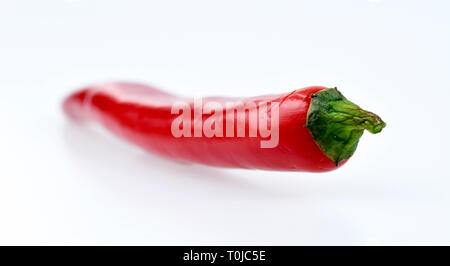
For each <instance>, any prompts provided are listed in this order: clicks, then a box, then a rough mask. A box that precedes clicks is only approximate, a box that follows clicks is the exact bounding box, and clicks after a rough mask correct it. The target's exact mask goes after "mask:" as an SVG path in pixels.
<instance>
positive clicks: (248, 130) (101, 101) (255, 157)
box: [63, 82, 386, 172]
mask: <svg viewBox="0 0 450 266" xmlns="http://www.w3.org/2000/svg"><path fill="white" fill-rule="evenodd" d="M63 108H64V111H65V112H66V113H67V114H68V116H69V117H71V118H72V119H73V120H76V121H83V120H91V121H94V122H96V123H99V124H101V125H102V126H104V127H105V128H106V129H108V130H109V131H111V132H112V133H114V134H116V135H117V136H119V137H122V138H124V139H126V140H128V141H130V142H132V143H134V144H136V145H138V146H140V147H142V148H144V149H145V150H147V151H149V152H152V153H155V154H158V155H161V156H164V157H166V158H168V159H172V160H182V161H190V162H193V163H199V164H205V165H210V166H217V167H229V168H245V169H262V170H279V171H305V172H326V171H331V170H335V169H337V168H339V167H340V166H342V165H343V164H344V163H345V162H346V161H347V160H348V159H349V158H350V157H351V156H352V155H353V154H354V152H355V150H356V148H357V145H358V142H359V139H360V138H361V136H362V135H363V132H364V130H368V131H369V132H371V133H373V134H377V133H379V132H381V130H382V129H383V128H384V127H385V126H386V124H385V123H384V122H383V121H382V120H381V118H380V117H379V116H377V115H376V114H374V113H372V112H369V111H366V110H364V109H362V108H360V107H359V106H358V105H356V104H354V103H352V102H351V101H349V100H347V99H346V98H345V97H344V96H343V95H342V93H340V92H339V91H338V90H337V89H336V88H328V87H321V86H312V87H306V88H303V89H297V90H294V91H291V92H288V93H284V94H278V95H263V96H257V97H251V98H226V97H207V98H196V99H189V98H182V97H179V96H176V95H172V94H170V93H168V92H165V91H161V90H158V89H156V88H153V87H150V86H147V85H143V84H137V83H127V82H115V83H106V84H99V85H93V86H89V87H87V88H84V89H81V90H79V91H77V92H75V93H73V94H72V95H70V96H69V97H68V98H67V99H66V100H65V101H64V104H63Z"/></svg>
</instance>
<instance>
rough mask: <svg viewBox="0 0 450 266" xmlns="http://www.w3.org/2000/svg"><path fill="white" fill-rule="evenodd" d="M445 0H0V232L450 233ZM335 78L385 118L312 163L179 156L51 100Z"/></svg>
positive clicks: (75, 239) (449, 43) (82, 235)
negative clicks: (318, 167) (292, 169)
mask: <svg viewBox="0 0 450 266" xmlns="http://www.w3.org/2000/svg"><path fill="white" fill-rule="evenodd" d="M449 9H450V3H449V2H448V1H400V0H398V1H396V0H392V1H388V0H379V1H363V0H360V1H356V0H355V1H331V0H330V1H234V0H229V1H197V0H194V1H106V0H102V1H100V0H89V1H88V0H78V1H75V0H73V1H63V0H42V1H4V0H2V1H0V92H1V96H0V122H1V124H0V244H22V245H23V244H39V245H54V244H56V245H58V244H63V245H71V244H108V245H110V244H112V245H114V244H130V245H131V244H150V245H158V244H169V245H171V244H186V245H192V244H204V245H207V244H217V245H224V244H235V245H247V244H253V245H305V244H315V245H316V244H317V245H329V244H338V245H346V244H350V245H370V244H450V229H449V228H448V224H449V223H450V211H449V204H450V194H449V193H448V191H449V187H450V171H449V170H448V167H449V166H448V164H449V163H448V159H449V156H448V151H449V150H450V145H449V140H448V136H449V135H450V126H449V121H450V120H449V119H448V114H449V112H448V105H449V99H450V76H449V75H448V69H449V68H450V63H449V62H450V56H449V55H450V52H449V50H448V47H450V38H449V33H450V29H449V25H450V17H449V16H448V11H449ZM112 80H126V81H140V82H144V83H148V84H153V85H155V86H159V87H161V88H163V89H167V90H169V91H171V92H174V93H179V94H183V95H186V96H205V95H225V96H251V95H260V94H271V93H283V92H288V91H290V90H293V89H295V88H301V87H305V86H310V85H322V86H330V87H334V86H337V87H338V89H340V90H341V91H342V92H343V93H344V95H345V96H347V97H348V98H349V99H350V100H352V101H353V102H355V103H357V104H359V105H361V107H363V108H365V109H367V110H371V111H374V112H376V113H377V114H379V115H380V116H381V117H382V118H383V120H385V121H386V122H387V127H386V128H385V129H384V131H383V132H382V133H380V134H378V135H371V134H369V133H367V132H366V133H365V134H364V136H363V137H362V138H361V141H360V145H359V147H358V149H357V151H356V153H355V155H354V156H353V158H352V159H351V160H350V161H349V162H348V163H347V164H346V165H345V166H343V167H342V168H340V169H339V170H337V171H334V172H330V173H324V174H310V173H288V172H269V171H250V170H233V169H220V168H212V167H206V166H200V165H189V164H177V163H174V162H171V161H167V160H165V159H161V158H158V157H156V156H154V155H151V154H148V153H146V152H144V151H142V150H141V149H139V148H136V147H134V146H132V145H129V144H128V143H125V142H124V141H122V140H120V139H117V138H116V137H114V136H112V135H110V134H109V133H107V132H105V131H103V130H101V129H99V128H97V127H82V126H77V125H74V124H72V123H70V121H67V119H65V117H64V115H63V114H62V111H61V108H60V105H61V101H62V99H63V98H64V96H66V95H67V94H69V93H70V92H72V91H73V90H75V89H77V88H79V87H80V86H84V85H87V84H91V83H95V82H102V81H112Z"/></svg>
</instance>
